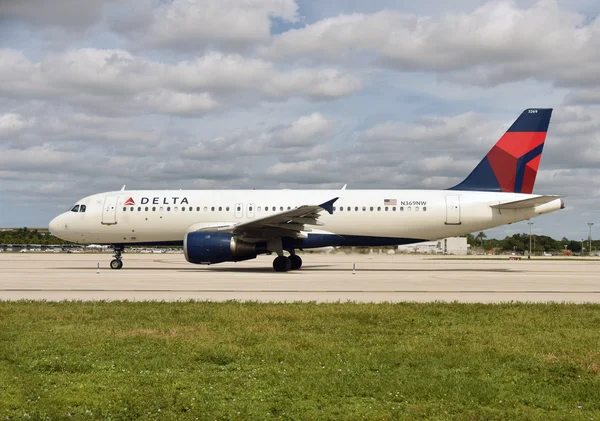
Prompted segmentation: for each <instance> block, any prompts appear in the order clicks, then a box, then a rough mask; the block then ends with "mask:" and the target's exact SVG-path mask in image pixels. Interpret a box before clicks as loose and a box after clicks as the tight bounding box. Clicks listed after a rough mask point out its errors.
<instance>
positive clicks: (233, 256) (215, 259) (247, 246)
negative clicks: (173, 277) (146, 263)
mask: <svg viewBox="0 0 600 421" xmlns="http://www.w3.org/2000/svg"><path fill="white" fill-rule="evenodd" d="M263 249H264V247H261V246H258V249H257V245H256V244H253V243H246V242H244V241H240V240H238V239H237V238H236V237H234V236H232V235H231V234H228V233H225V232H206V231H201V232H198V231H194V232H188V233H187V234H186V235H185V238H184V239H183V251H184V253H185V259H186V260H187V261H188V262H190V263H196V264H206V265H209V264H211V263H221V262H239V261H242V260H248V259H254V258H256V256H257V255H258V254H259V253H264V252H265V251H266V249H264V250H263Z"/></svg>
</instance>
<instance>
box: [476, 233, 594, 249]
mask: <svg viewBox="0 0 600 421" xmlns="http://www.w3.org/2000/svg"><path fill="white" fill-rule="evenodd" d="M466 237H467V243H468V244H470V245H471V248H480V249H483V250H495V251H501V252H507V251H512V252H517V253H522V254H524V253H526V252H529V234H527V233H521V234H513V235H512V236H506V237H504V239H502V240H497V239H495V238H487V236H486V235H485V233H484V232H479V233H478V234H475V235H473V234H467V235H466ZM582 246H583V252H584V253H585V254H587V253H588V251H589V250H588V239H587V238H585V239H584V241H583V244H582V241H581V240H569V239H568V238H566V237H563V238H561V239H560V240H556V239H554V238H552V237H548V236H547V235H537V234H536V235H532V236H531V251H532V253H534V254H541V253H562V252H564V251H565V250H569V251H571V252H572V253H581V252H582ZM592 251H593V252H598V251H600V240H595V241H592Z"/></svg>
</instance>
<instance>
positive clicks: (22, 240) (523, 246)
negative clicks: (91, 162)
mask: <svg viewBox="0 0 600 421" xmlns="http://www.w3.org/2000/svg"><path fill="white" fill-rule="evenodd" d="M466 237H467V243H469V244H470V245H471V247H472V248H473V249H475V248H479V249H483V250H495V251H501V252H507V251H512V252H518V253H525V252H526V251H529V234H527V233H521V234H514V235H512V236H507V237H505V238H504V239H502V240H497V239H495V238H487V236H486V235H485V233H484V232H479V233H477V234H475V235H473V234H467V235H466ZM0 244H41V245H46V244H69V242H68V241H64V240H61V239H60V238H57V237H55V236H53V235H52V234H50V233H48V232H45V233H41V232H38V230H36V229H34V230H30V229H28V228H27V227H23V228H16V229H13V230H7V231H0ZM583 247H584V253H587V252H588V242H587V239H585V240H584V242H583ZM565 249H567V250H570V251H571V252H573V253H581V251H582V242H581V240H579V241H577V240H569V239H568V238H565V237H563V238H561V239H560V240H555V239H554V238H552V237H548V236H547V235H532V236H531V250H532V251H533V252H534V253H536V254H540V253H561V252H563V251H564V250H565ZM599 250H600V240H595V241H592V251H595V252H597V251H599Z"/></svg>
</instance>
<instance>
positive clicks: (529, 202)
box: [490, 196, 560, 209]
mask: <svg viewBox="0 0 600 421" xmlns="http://www.w3.org/2000/svg"><path fill="white" fill-rule="evenodd" d="M556 199H560V196H538V197H532V198H531V199H523V200H515V201H513V202H505V203H499V204H497V205H490V206H491V207H492V208H495V209H527V208H534V207H536V206H540V205H544V204H546V203H550V202H552V201H553V200H556Z"/></svg>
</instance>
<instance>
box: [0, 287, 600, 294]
mask: <svg viewBox="0 0 600 421" xmlns="http://www.w3.org/2000/svg"><path fill="white" fill-rule="evenodd" d="M0 292H208V293H227V292H243V293H276V292H277V293H355V294H365V293H375V294H382V293H389V294H409V293H418V294H423V293H432V294H600V291H587V290H585V291H562V290H542V291H540V290H504V291H503V290H500V291H496V290H300V289H298V290H292V289H287V290H286V289H77V288H75V289H42V288H27V289H19V288H2V289H0Z"/></svg>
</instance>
